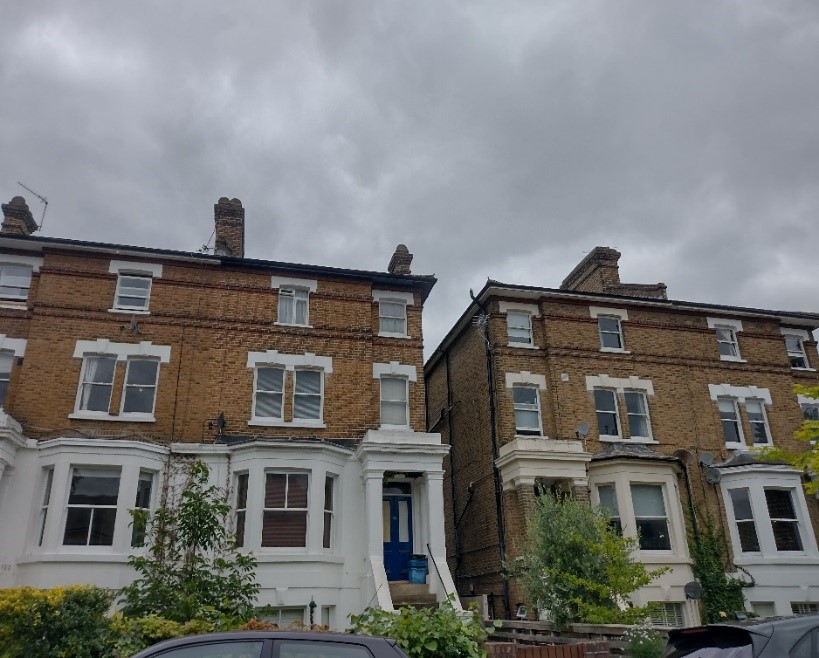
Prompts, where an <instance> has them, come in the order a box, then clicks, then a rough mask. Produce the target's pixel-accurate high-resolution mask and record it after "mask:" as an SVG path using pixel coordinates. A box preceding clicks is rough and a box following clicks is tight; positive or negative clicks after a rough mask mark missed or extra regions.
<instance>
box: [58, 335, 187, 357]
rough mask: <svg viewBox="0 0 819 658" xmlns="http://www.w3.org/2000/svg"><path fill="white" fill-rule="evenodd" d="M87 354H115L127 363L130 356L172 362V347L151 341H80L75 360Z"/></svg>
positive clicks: (76, 347) (75, 352)
mask: <svg viewBox="0 0 819 658" xmlns="http://www.w3.org/2000/svg"><path fill="white" fill-rule="evenodd" d="M86 354H113V355H115V356H116V357H117V361H125V360H126V359H127V358H128V357H129V356H150V357H154V358H158V359H159V361H160V363H168V361H170V360H171V346H170V345H154V344H153V343H152V342H151V341H149V340H144V341H142V342H141V343H114V342H112V341H110V340H108V339H106V338H98V339H97V340H78V341H77V345H76V346H75V347H74V358H75V359H81V358H83V356H85V355H86Z"/></svg>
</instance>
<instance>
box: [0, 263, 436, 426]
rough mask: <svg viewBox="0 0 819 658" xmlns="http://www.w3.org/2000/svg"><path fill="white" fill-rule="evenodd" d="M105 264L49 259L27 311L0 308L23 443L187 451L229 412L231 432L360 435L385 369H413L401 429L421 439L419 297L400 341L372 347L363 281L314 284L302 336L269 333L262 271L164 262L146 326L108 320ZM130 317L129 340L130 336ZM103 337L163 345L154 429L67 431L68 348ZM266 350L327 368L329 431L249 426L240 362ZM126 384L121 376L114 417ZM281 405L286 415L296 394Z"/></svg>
mask: <svg viewBox="0 0 819 658" xmlns="http://www.w3.org/2000/svg"><path fill="white" fill-rule="evenodd" d="M112 257H117V258H118V256H112V255H95V254H77V253H76V252H72V251H71V250H61V249H51V250H48V251H47V252H46V253H45V255H44V263H43V265H42V267H41V268H40V272H39V273H35V274H34V276H33V281H32V287H31V290H30V292H29V300H28V305H27V306H28V308H27V309H21V310H15V309H9V308H0V333H4V334H6V335H7V336H9V337H16V338H27V339H28V344H27V348H26V354H25V358H24V359H23V362H22V364H20V366H19V367H16V368H14V370H13V373H12V380H11V385H10V389H9V394H8V397H7V402H6V410H7V411H8V412H9V413H10V414H11V415H12V416H13V417H14V418H16V419H17V420H19V421H20V422H21V423H23V424H24V427H25V429H26V430H27V431H28V432H29V433H30V435H31V436H35V437H45V436H52V435H55V434H57V433H60V432H65V431H66V430H82V431H86V430H90V431H92V432H99V433H105V432H109V433H115V434H119V435H123V434H127V433H133V434H143V435H147V436H151V437H154V438H157V439H160V440H163V441H171V440H176V441H194V442H196V441H202V440H210V439H212V437H213V435H214V431H213V430H211V429H208V425H207V424H208V420H214V419H215V418H216V417H217V416H218V415H219V414H220V413H221V412H224V414H225V417H226V419H227V422H228V425H227V427H226V428H225V432H228V433H231V434H255V435H267V436H283V435H288V436H297V437H299V436H301V437H303V436H318V437H320V438H321V437H328V438H329V437H332V438H345V437H346V438H356V437H361V436H362V435H363V433H364V432H365V431H366V430H368V429H374V428H378V427H379V426H380V386H379V381H378V380H377V379H373V370H372V364H373V363H374V362H375V363H389V362H391V361H397V362H399V363H401V364H404V365H411V366H415V367H416V369H417V374H418V380H417V382H416V383H410V385H409V396H410V400H409V401H410V423H411V427H412V429H413V430H416V431H424V430H425V424H426V420H425V407H424V384H423V377H422V373H423V347H422V333H421V315H422V304H421V298H420V295H419V294H418V293H416V294H415V299H414V305H411V306H408V307H407V316H408V317H407V324H408V334H409V335H410V336H411V338H409V339H400V338H383V337H378V335H377V334H378V305H377V303H375V302H374V301H373V298H372V289H373V284H372V283H371V282H368V281H366V280H362V279H343V278H329V277H328V278H320V279H319V283H318V289H317V290H316V292H315V293H313V294H311V295H310V316H309V320H310V325H311V327H309V328H308V327H291V326H281V325H277V324H275V322H276V319H277V312H278V290H276V289H271V285H270V274H271V273H270V272H269V271H264V270H262V269H249V268H243V267H241V266H236V267H226V266H220V265H218V264H216V263H215V262H214V264H213V265H208V264H202V263H198V264H197V263H184V262H179V261H167V260H166V261H164V262H163V272H162V276H161V277H154V279H153V284H152V290H151V296H150V314H149V315H133V316H132V315H131V314H129V313H113V312H111V311H110V310H109V309H111V308H112V306H113V301H114V292H115V289H116V285H117V275H116V274H112V273H109V265H110V260H111V258H112ZM150 262H152V263H157V262H162V259H161V258H156V259H154V258H151V259H150ZM277 274H278V275H281V274H282V273H280V272H277ZM294 276H301V277H302V278H303V277H304V275H294ZM132 317H133V318H134V320H135V321H136V322H137V323H138V332H134V331H132V330H131V327H130V323H131V319H132ZM98 338H103V339H108V340H110V341H112V342H119V343H139V342H141V341H151V342H152V343H153V344H155V345H169V346H170V347H171V355H170V361H169V362H168V363H165V364H162V365H161V368H160V375H159V384H158V389H157V396H156V410H155V416H156V422H154V423H128V422H111V421H96V420H93V421H89V420H73V419H69V417H68V416H69V414H70V413H72V412H73V411H74V406H75V400H76V395H77V388H78V382H79V377H80V369H81V365H82V359H80V358H74V356H73V354H74V349H75V346H76V343H77V341H78V340H95V339H98ZM273 349H275V350H278V351H279V352H281V353H284V354H304V353H306V352H312V353H315V354H317V355H320V356H328V357H331V358H332V359H333V372H332V373H331V374H327V375H326V377H325V383H324V392H325V397H324V413H323V417H324V420H325V423H326V428H318V429H317V428H298V427H287V428H283V427H278V428H274V427H256V426H253V427H250V426H248V420H249V419H250V417H251V411H252V393H253V370H252V369H248V368H247V357H248V352H249V351H265V350H273ZM124 376H125V366H124V364H119V365H118V366H117V373H116V380H115V382H114V389H113V391H114V392H113V397H112V400H111V410H112V412H114V413H115V410H118V409H119V404H120V396H121V395H122V389H123V380H124ZM291 385H292V382H291ZM291 391H292V389H291ZM285 398H286V401H285V405H286V406H285V410H286V411H285V413H286V414H287V413H288V412H287V409H288V407H289V406H290V405H292V392H288V391H286V396H285Z"/></svg>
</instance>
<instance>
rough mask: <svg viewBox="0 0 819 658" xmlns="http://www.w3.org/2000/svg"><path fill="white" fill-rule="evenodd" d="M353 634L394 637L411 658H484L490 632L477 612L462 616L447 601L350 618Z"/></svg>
mask: <svg viewBox="0 0 819 658" xmlns="http://www.w3.org/2000/svg"><path fill="white" fill-rule="evenodd" d="M350 622H351V624H352V625H351V627H350V632H353V633H361V634H364V635H382V636H386V637H392V638H395V640H396V642H397V643H398V646H399V647H401V648H402V649H403V650H404V651H405V652H406V654H407V655H408V656H409V657H410V658H485V655H486V654H485V653H484V651H483V649H482V648H481V644H482V643H483V642H485V641H486V638H487V631H486V629H485V628H484V626H483V623H482V621H481V620H480V618H479V616H478V614H477V613H476V612H474V611H472V612H469V613H467V614H466V615H463V614H462V613H460V612H459V611H458V610H456V609H455V607H454V606H453V605H452V603H451V602H450V601H445V602H444V603H442V604H441V606H440V607H439V608H435V609H431V608H401V609H400V610H399V611H398V613H397V614H396V613H394V612H388V611H386V610H380V609H376V608H367V609H366V610H365V611H364V612H362V613H361V614H360V615H351V616H350Z"/></svg>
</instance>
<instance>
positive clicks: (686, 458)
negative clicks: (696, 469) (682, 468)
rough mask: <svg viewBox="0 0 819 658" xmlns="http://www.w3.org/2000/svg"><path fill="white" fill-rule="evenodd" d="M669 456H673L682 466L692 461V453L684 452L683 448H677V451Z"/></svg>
mask: <svg viewBox="0 0 819 658" xmlns="http://www.w3.org/2000/svg"><path fill="white" fill-rule="evenodd" d="M671 454H673V455H674V456H675V457H676V458H677V459H679V460H680V461H681V462H682V463H683V464H690V463H691V460H692V459H694V453H692V452H691V451H690V450H686V449H685V448H677V450H675V451H674V452H673V453H671Z"/></svg>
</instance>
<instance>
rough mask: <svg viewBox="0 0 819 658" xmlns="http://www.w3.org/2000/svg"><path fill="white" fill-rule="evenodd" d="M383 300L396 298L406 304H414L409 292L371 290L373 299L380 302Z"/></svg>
mask: <svg viewBox="0 0 819 658" xmlns="http://www.w3.org/2000/svg"><path fill="white" fill-rule="evenodd" d="M382 299H384V300H387V301H389V300H393V299H394V300H398V301H402V302H404V303H405V304H406V305H407V306H414V305H415V297H414V296H413V294H412V293H411V292H398V291H396V290H373V301H376V302H380V301H381V300H382Z"/></svg>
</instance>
